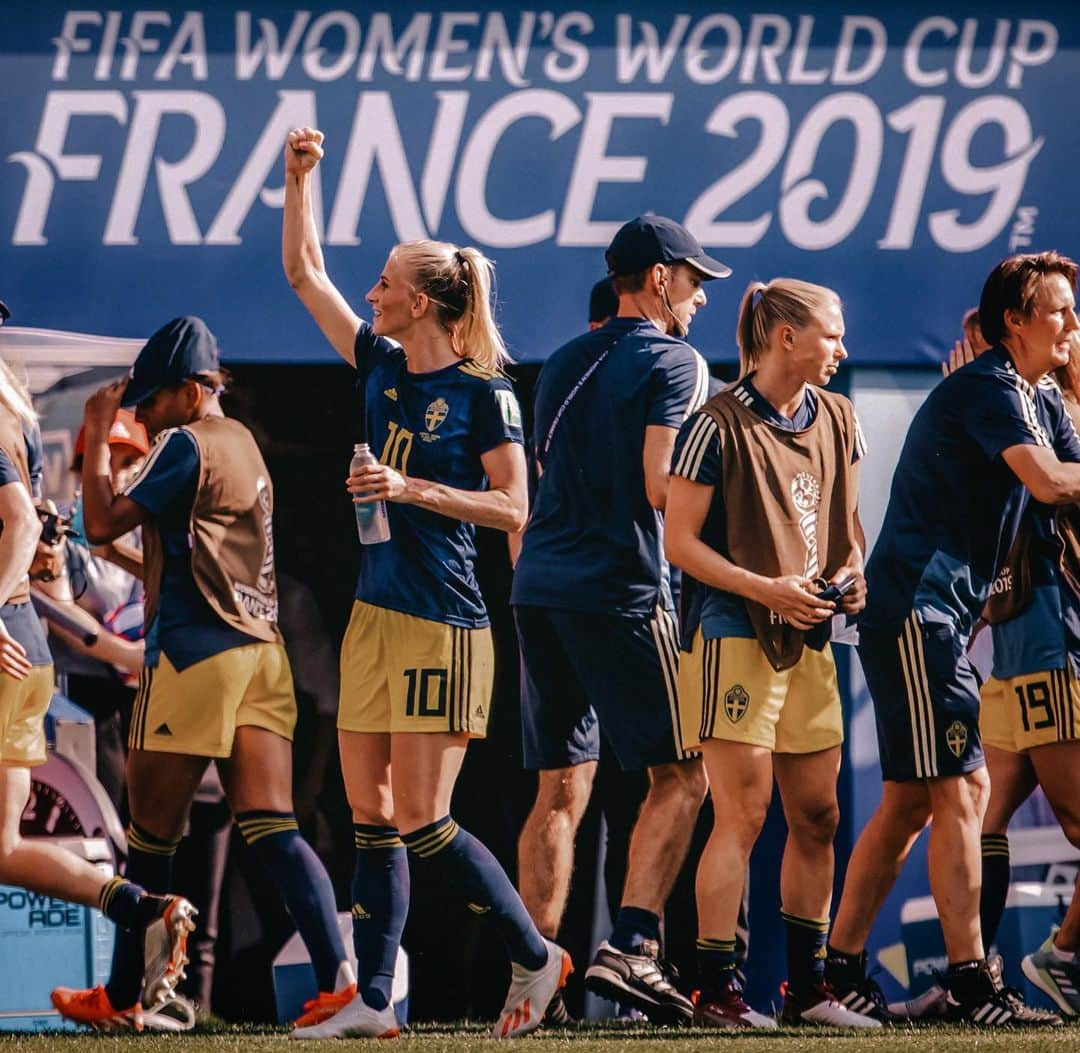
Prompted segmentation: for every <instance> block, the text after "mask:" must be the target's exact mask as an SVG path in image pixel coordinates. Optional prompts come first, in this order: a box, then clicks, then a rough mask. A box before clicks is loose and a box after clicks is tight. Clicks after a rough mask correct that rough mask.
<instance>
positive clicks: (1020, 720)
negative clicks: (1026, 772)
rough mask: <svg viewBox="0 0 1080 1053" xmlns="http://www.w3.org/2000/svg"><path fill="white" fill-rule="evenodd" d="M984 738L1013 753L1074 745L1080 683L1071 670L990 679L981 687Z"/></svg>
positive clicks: (981, 727) (1078, 712) (1078, 717)
mask: <svg viewBox="0 0 1080 1053" xmlns="http://www.w3.org/2000/svg"><path fill="white" fill-rule="evenodd" d="M980 694H981V704H980V707H979V735H980V736H981V737H982V740H983V744H984V745H987V746H995V747H997V748H998V749H999V750H1006V751H1007V752H1009V753H1024V752H1026V751H1027V750H1030V749H1033V748H1034V747H1036V746H1048V745H1050V744H1051V743H1053V742H1070V741H1072V740H1073V739H1075V738H1076V737H1077V735H1076V727H1077V724H1078V723H1080V681H1077V679H1076V678H1075V677H1074V676H1073V675H1072V674H1071V673H1070V672H1069V671H1068V670H1066V669H1051V670H1048V671H1047V672H1043V673H1029V674H1028V675H1027V676H1014V677H1011V678H1009V679H1008V680H999V679H997V677H993V676H992V677H990V679H989V680H987V681H986V683H985V684H983V686H982V690H981V692H980Z"/></svg>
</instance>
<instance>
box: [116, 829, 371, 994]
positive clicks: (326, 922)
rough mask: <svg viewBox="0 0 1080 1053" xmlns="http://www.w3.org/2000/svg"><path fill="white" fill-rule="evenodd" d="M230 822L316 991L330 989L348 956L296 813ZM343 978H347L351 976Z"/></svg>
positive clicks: (330, 892)
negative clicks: (279, 904) (306, 958)
mask: <svg viewBox="0 0 1080 1053" xmlns="http://www.w3.org/2000/svg"><path fill="white" fill-rule="evenodd" d="M236 825H237V826H238V827H239V828H240V833H241V834H242V835H243V838H244V841H245V842H246V843H247V845H248V847H249V848H250V849H251V851H252V852H253V853H254V854H255V858H256V859H257V860H258V861H259V864H260V865H261V866H262V867H263V868H264V869H265V870H266V872H267V874H268V875H269V876H270V879H271V880H272V881H273V882H274V884H275V885H276V886H277V889H278V892H279V893H280V894H281V898H282V899H283V900H284V901H285V906H286V907H287V908H288V911H289V914H290V915H291V916H292V919H293V922H294V923H295V925H296V928H297V931H298V932H299V933H300V938H301V939H302V940H303V941H304V946H305V947H307V949H308V953H309V954H310V955H311V963H312V965H313V966H314V968H315V978H316V980H317V981H318V984H319V990H320V991H334V990H336V988H337V987H338V986H339V980H341V979H342V975H341V967H342V966H343V965H344V966H346V969H347V970H348V960H347V958H346V957H345V944H344V942H343V941H342V939H341V932H340V930H339V929H338V924H337V905H336V903H335V902H334V888H333V886H332V885H331V884H330V877H329V875H328V874H327V873H326V868H325V867H324V866H323V865H322V861H321V860H320V859H319V857H318V856H317V855H316V854H315V852H314V850H313V849H312V847H311V845H309V844H308V843H307V842H306V841H305V840H304V839H303V837H301V836H300V830H299V828H298V827H297V825H296V816H295V815H293V813H292V812H271V811H251V812H241V813H239V814H237V816H236ZM348 979H349V981H350V982H351V976H349V977H348ZM113 1005H116V1003H115V1002H113Z"/></svg>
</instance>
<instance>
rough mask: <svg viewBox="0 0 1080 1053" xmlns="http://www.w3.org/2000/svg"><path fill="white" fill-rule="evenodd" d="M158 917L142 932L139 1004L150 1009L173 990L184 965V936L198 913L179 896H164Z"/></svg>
mask: <svg viewBox="0 0 1080 1053" xmlns="http://www.w3.org/2000/svg"><path fill="white" fill-rule="evenodd" d="M162 898H163V899H164V900H165V906H164V908H163V909H162V911H161V914H160V915H159V916H158V918H156V919H155V920H154V921H152V922H151V923H150V924H149V925H147V926H146V929H145V931H144V933H143V961H144V963H145V967H144V970H143V989H142V1004H143V1007H144V1008H146V1009H153V1008H154V1007H155V1006H156V1005H158V1004H160V1003H161V1002H163V1001H164V1000H165V999H166V998H168V996H169V995H170V994H172V992H173V991H174V990H175V989H176V985H177V984H178V983H179V982H180V981H181V980H182V979H183V978H184V966H185V965H187V963H188V956H187V939H188V933H190V932H194V931H195V917H196V915H197V914H198V913H199V912H198V911H197V910H196V909H195V908H194V907H193V906H192V905H191V904H190V903H189V902H188V901H187V900H186V899H184V897H183V896H164V897H162Z"/></svg>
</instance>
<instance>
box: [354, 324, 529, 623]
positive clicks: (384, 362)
mask: <svg viewBox="0 0 1080 1053" xmlns="http://www.w3.org/2000/svg"><path fill="white" fill-rule="evenodd" d="M355 346H356V367H357V378H358V382H361V380H362V379H363V380H364V382H365V387H364V403H365V407H366V417H367V419H366V421H365V424H366V429H367V431H366V433H367V436H368V442H369V443H370V445H371V449H372V451H373V452H375V453H376V454H378V457H379V461H380V462H381V463H382V464H386V465H389V466H390V467H391V468H393V469H395V470H396V471H398V472H401V474H402V475H410V476H413V477H415V478H417V479H429V480H431V481H432V482H436V483H442V484H444V485H445V486H450V487H453V488H454V489H456V490H482V489H484V487H485V485H486V478H485V475H484V466H483V464H482V463H481V460H480V458H481V457H482V456H483V455H484V454H485V453H488V452H489V451H490V450H493V449H495V448H496V447H498V446H501V445H502V444H503V443H505V442H516V443H519V444H522V443H524V435H523V434H522V431H521V411H520V409H519V407H518V403H517V398H516V396H515V395H514V389H513V387H512V386H511V385H510V382H509V381H508V380H507V379H506V378H505V377H503V376H500V375H499V374H497V373H492V372H490V371H488V370H484V369H482V368H481V367H479V366H477V365H476V364H475V363H473V362H470V361H469V360H467V359H466V360H464V361H461V362H454V363H453V364H451V365H449V366H445V367H443V368H442V369H437V370H435V371H434V372H431V373H410V372H409V371H408V369H407V368H406V363H405V353H404V352H403V351H402V350H401V348H400V347H398V346H397V344H395V343H393V342H392V341H389V340H385V339H383V338H381V337H377V336H375V334H374V333H373V332H372V330H371V326H369V325H368V324H367V323H366V322H362V323H361V324H360V329H359V331H358V332H357V334H356V345H355ZM387 510H388V512H389V516H390V540H389V541H388V542H385V543H383V544H381V545H365V546H364V547H363V554H362V557H361V563H360V576H359V579H358V580H357V583H356V598H357V599H358V600H363V601H364V602H365V603H370V604H372V605H373V606H375V607H385V608H386V609H388V610H393V611H401V612H403V613H405V614H411V615H414V616H415V617H417V618H427V619H429V620H430V621H436V622H443V623H445V624H447V625H459V626H462V627H464V628H475V627H478V626H482V625H487V624H488V616H487V609H486V607H485V606H484V599H483V597H482V596H481V595H480V587H479V585H478V584H477V581H476V574H475V570H474V565H475V562H476V527H474V526H473V525H472V524H471V523H463V522H462V521H461V520H460V519H452V518H449V517H448V516H443V515H439V514H438V513H436V512H430V511H428V510H427V509H424V508H417V507H416V506H415V505H408V504H402V503H400V502H394V501H389V502H387Z"/></svg>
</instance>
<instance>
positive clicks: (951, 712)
mask: <svg viewBox="0 0 1080 1053" xmlns="http://www.w3.org/2000/svg"><path fill="white" fill-rule="evenodd" d="M1075 283H1076V265H1075V264H1074V263H1073V261H1072V260H1069V259H1067V258H1065V257H1063V256H1059V255H1058V254H1057V253H1053V252H1046V253H1041V254H1038V255H1025V256H1013V257H1010V258H1008V259H1006V260H1003V261H1002V262H1001V263H1000V264H998V266H997V267H995V268H994V270H993V271H992V272H991V274H990V276H989V277H988V278H987V280H986V284H985V285H984V287H983V293H982V298H981V301H980V304H979V319H980V324H981V327H982V330H983V333H984V335H985V336H986V339H987V340H988V341H989V342H990V343H991V344H992V345H993V346H992V347H991V349H990V350H989V351H987V352H985V353H984V354H982V355H981V356H979V357H978V358H977V359H975V361H974V362H972V363H971V364H970V365H968V366H966V367H965V368H963V369H960V370H958V371H957V372H956V373H953V374H952V375H951V376H949V377H947V378H946V379H945V380H944V381H942V383H941V384H939V385H938V386H937V387H936V388H935V389H934V390H933V391H932V392H930V394H929V396H928V397H927V399H926V401H925V402H924V403H923V405H922V407H921V408H920V409H919V411H918V413H916V415H915V418H914V420H913V421H912V423H911V427H910V428H909V430H908V435H907V439H906V441H905V443H904V448H903V450H902V452H901V454H900V460H899V463H898V465H897V468H896V473H895V475H894V477H893V486H892V494H891V497H890V500H889V506H888V509H887V511H886V515H885V521H884V523H883V525H882V529H881V534H880V536H879V538H878V542H877V545H876V546H875V548H874V552H873V554H872V555H871V558H870V562H869V564H868V568H867V580H868V589H869V598H868V602H867V607H866V609H865V610H864V612H863V615H862V617H861V619H860V637H861V640H860V644H859V655H860V658H861V660H862V665H863V670H864V673H865V675H866V680H867V684H868V686H869V688H870V693H871V696H872V697H873V701H874V710H875V716H876V719H877V732H878V745H879V749H880V751H881V767H882V776H883V778H884V780H885V785H884V788H883V793H882V800H881V804H880V805H879V807H878V810H877V812H876V813H875V814H874V816H873V818H872V819H871V820H870V823H869V824H868V825H867V827H866V828H865V829H864V830H863V832H862V834H861V835H860V837H859V840H858V842H857V843H856V846H855V850H854V852H853V853H852V857H851V861H850V863H849V866H848V872H847V880H846V881H845V885H844V893H843V896H842V897H841V901H840V906H839V909H838V911H837V916H836V922H835V925H834V927H833V932H832V935H831V938H830V947H829V957H828V961H827V966H826V975H827V977H828V979H829V981H830V983H831V984H832V985H833V987H834V989H836V990H837V992H838V994H839V996H840V997H841V1000H842V1001H845V1003H846V1004H849V1005H850V1006H851V1008H855V1009H858V1010H860V1011H864V1012H870V1013H877V1012H878V1011H879V1010H878V1008H877V1007H876V1006H875V1005H873V1004H872V1002H871V1001H868V1000H867V999H865V997H864V996H863V995H862V993H861V989H862V988H863V987H864V986H865V982H866V981H865V977H864V969H865V946H866V940H867V937H868V936H869V932H870V927H871V925H872V924H873V920H874V917H875V915H876V914H877V912H878V910H879V909H880V907H881V904H882V902H883V901H884V899H885V896H886V895H887V894H888V892H889V889H890V888H891V887H892V885H893V883H894V882H895V880H896V876H897V874H898V873H899V870H900V867H901V866H902V864H903V861H904V859H905V858H906V856H907V853H908V851H909V850H910V848H911V845H912V843H913V842H914V840H915V838H916V837H917V836H918V834H919V832H920V831H921V830H922V828H923V827H924V826H925V825H926V823H927V822H928V821H929V820H930V819H931V817H932V818H933V824H932V826H931V831H930V851H929V870H930V888H931V891H932V893H933V895H934V899H935V902H936V904H937V908H938V913H939V916H940V919H941V927H942V932H943V934H944V937H945V949H946V953H947V955H948V960H949V968H948V971H947V973H946V975H945V981H944V985H945V988H946V991H947V993H948V1014H949V1016H951V1017H953V1018H955V1019H959V1020H965V1021H968V1022H970V1023H972V1024H975V1025H978V1026H985V1025H993V1024H1006V1023H1030V1024H1038V1023H1045V1022H1046V1015H1045V1014H1036V1013H1033V1012H1032V1011H1031V1010H1029V1009H1028V1008H1027V1007H1026V1006H1025V1005H1024V1004H1023V1002H1022V1001H1021V1000H1020V999H1019V996H1017V995H1016V994H1015V992H1011V991H1009V990H1007V989H1004V988H1002V987H1001V984H1000V981H999V980H998V979H997V978H995V977H994V976H993V974H992V973H991V972H990V969H989V967H988V966H987V963H986V957H985V953H984V947H983V940H982V934H981V932H980V926H979V895H978V891H979V887H980V883H981V877H980V869H981V867H980V850H979V849H980V845H979V838H980V831H981V826H982V820H983V815H984V813H985V810H986V804H987V797H988V791H989V780H988V778H987V774H986V767H985V761H984V757H983V749H982V743H981V740H980V738H979V727H978V722H979V693H978V682H977V679H976V677H975V674H974V672H973V670H972V667H971V663H970V661H969V660H968V658H967V654H966V647H967V643H968V641H969V638H970V635H971V630H972V627H973V625H974V623H975V620H976V619H977V618H978V616H979V613H980V611H981V610H982V607H983V604H984V603H985V602H986V599H987V596H988V594H989V591H990V585H991V583H992V581H993V580H994V577H995V575H996V574H997V570H998V568H999V566H1000V564H1001V563H1002V561H1003V559H1004V557H1005V554H1006V552H1007V551H1008V549H1009V547H1010V545H1011V544H1012V540H1013V537H1014V535H1015V533H1016V529H1017V525H1018V523H1019V521H1020V517H1021V514H1022V512H1023V510H1024V508H1025V506H1026V503H1027V501H1028V496H1027V493H1025V489H1024V488H1025V486H1026V487H1027V491H1029V492H1030V494H1031V495H1032V496H1034V497H1035V499H1036V500H1039V501H1041V502H1043V503H1045V504H1051V505H1058V504H1067V503H1071V502H1075V501H1076V500H1077V498H1078V497H1080V465H1077V464H1074V463H1068V462H1075V461H1080V440H1078V439H1077V435H1076V431H1075V429H1074V428H1073V425H1072V422H1071V420H1070V419H1069V417H1068V414H1067V413H1066V412H1065V410H1064V408H1063V406H1062V402H1061V394H1060V391H1059V390H1058V388H1057V385H1056V384H1054V382H1053V380H1052V379H1051V378H1048V377H1047V374H1048V373H1049V372H1050V371H1051V370H1053V369H1056V368H1058V367H1060V366H1064V365H1066V364H1067V363H1068V361H1069V345H1070V340H1071V334H1072V333H1073V332H1074V331H1075V330H1076V329H1077V328H1078V323H1077V319H1076V314H1075V297H1074V292H1073V290H1074V288H1075ZM1059 458H1061V459H1059ZM1052 1019H1056V1018H1052Z"/></svg>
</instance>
